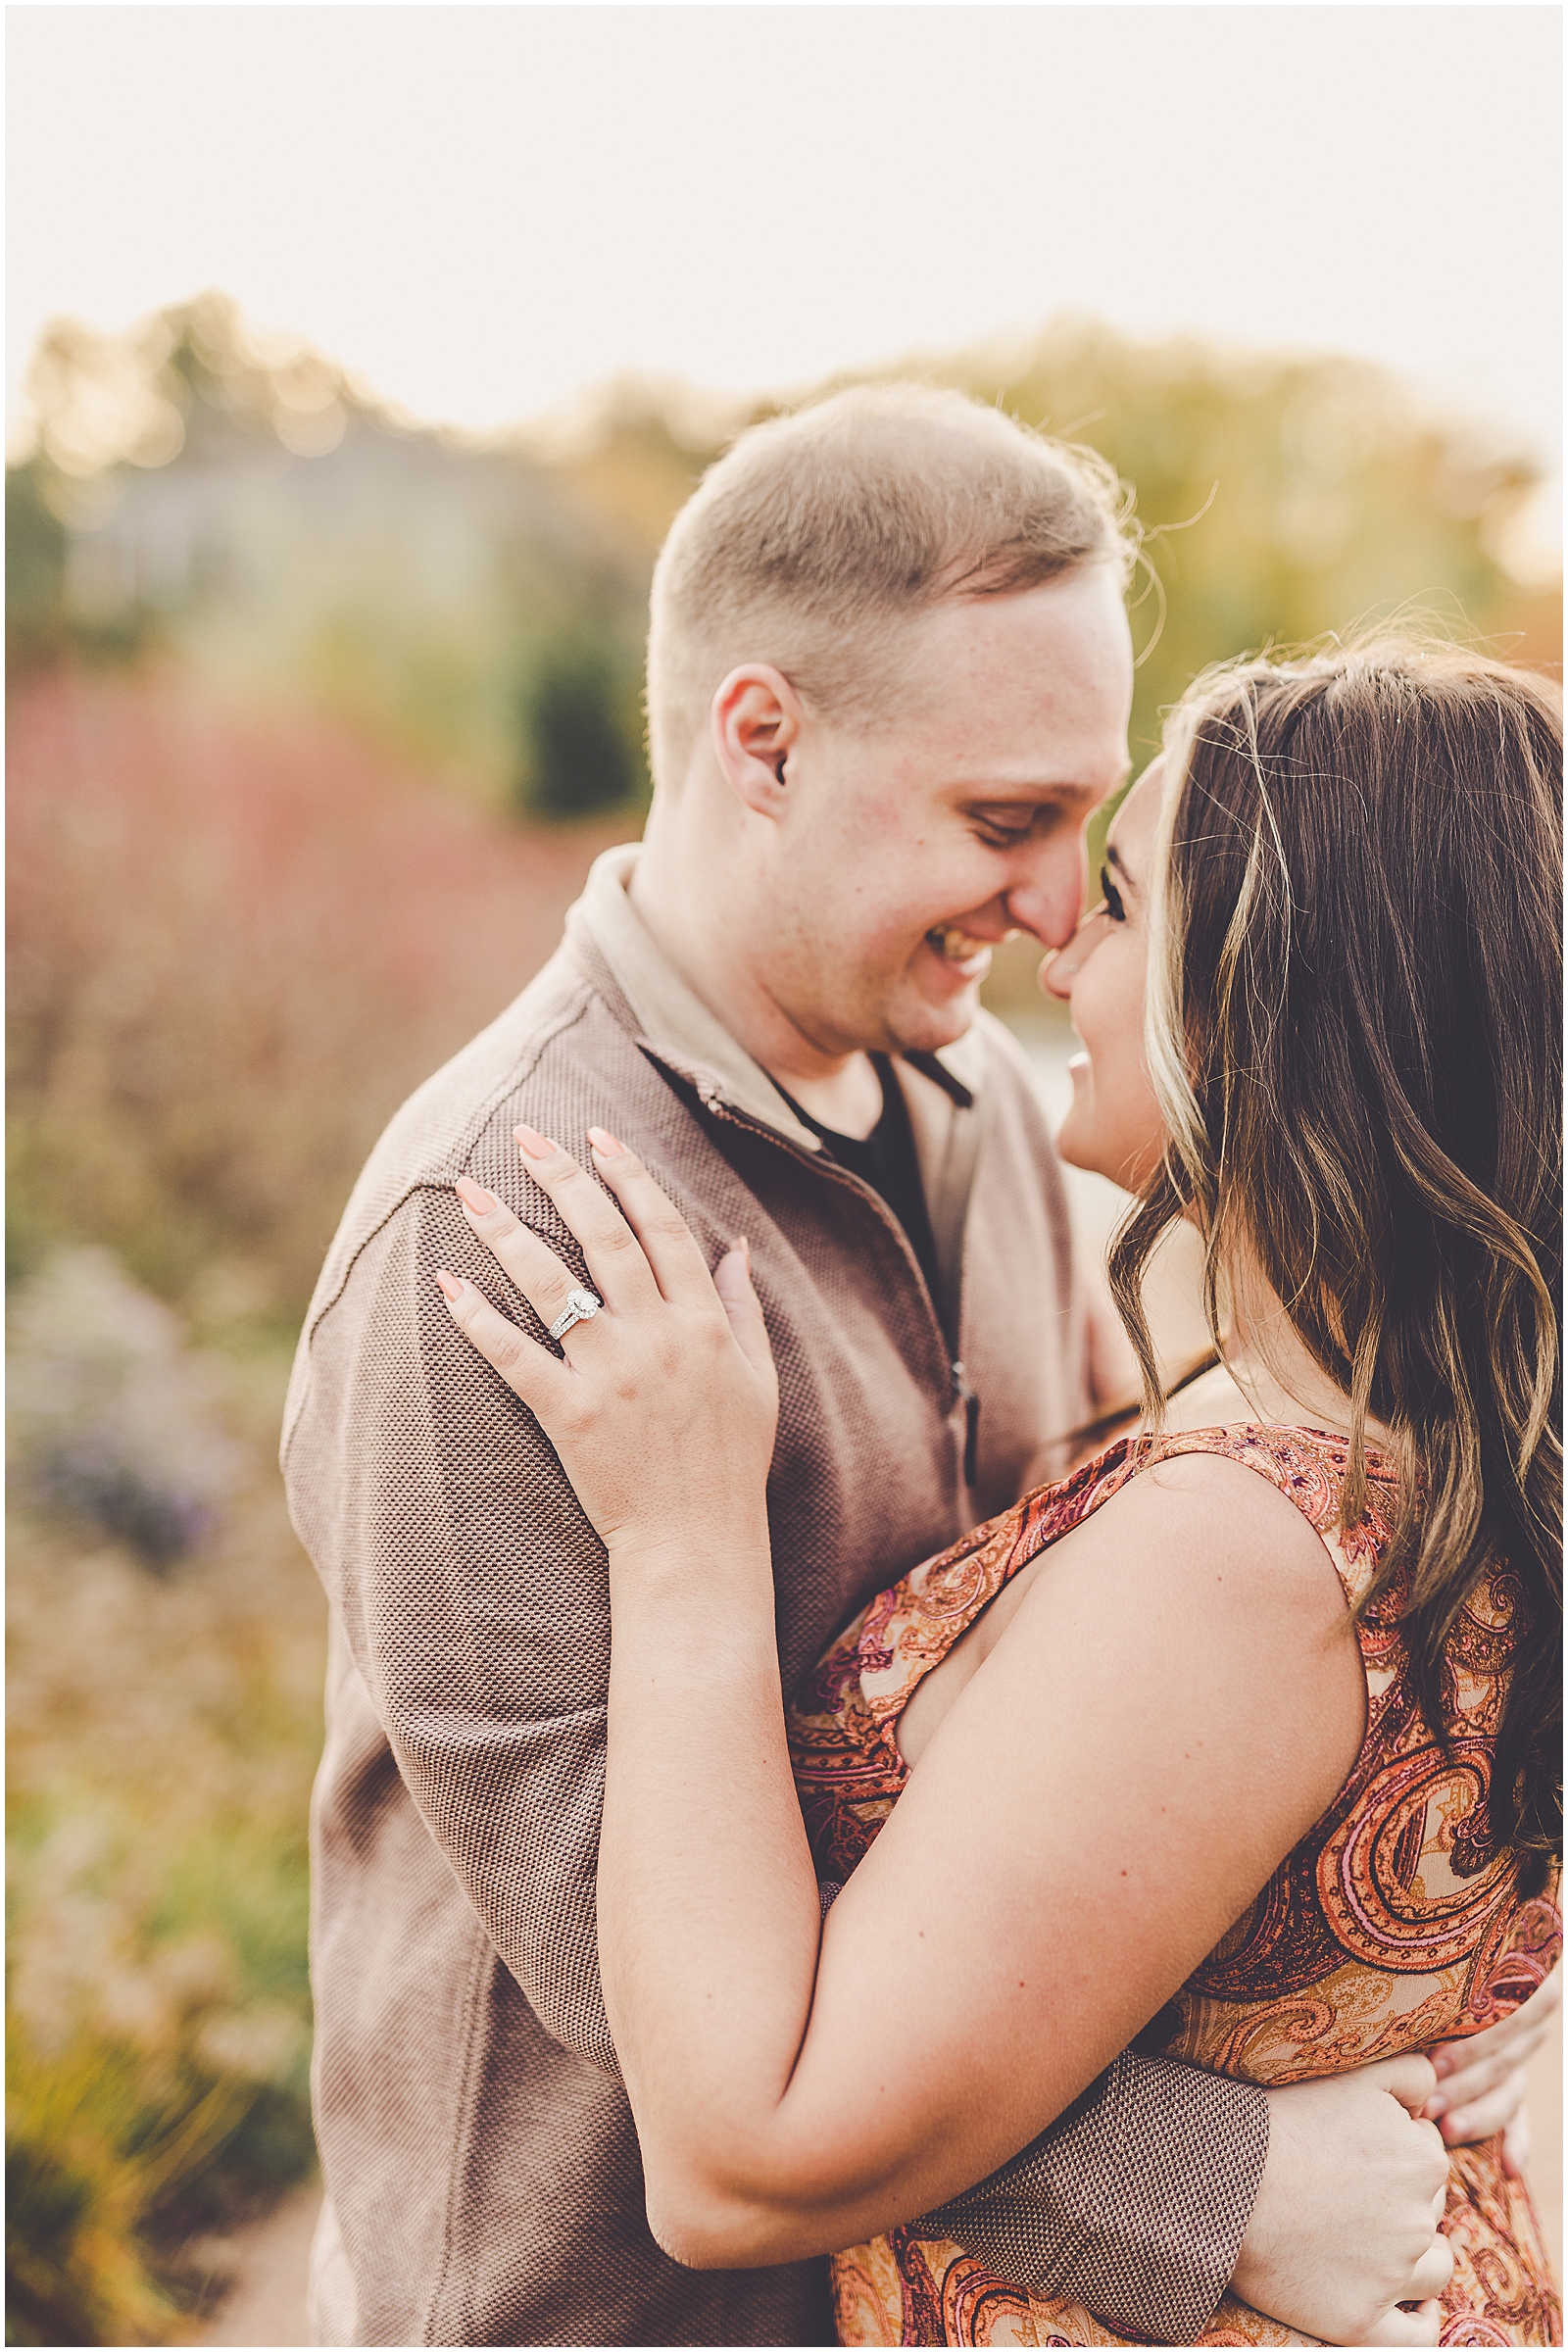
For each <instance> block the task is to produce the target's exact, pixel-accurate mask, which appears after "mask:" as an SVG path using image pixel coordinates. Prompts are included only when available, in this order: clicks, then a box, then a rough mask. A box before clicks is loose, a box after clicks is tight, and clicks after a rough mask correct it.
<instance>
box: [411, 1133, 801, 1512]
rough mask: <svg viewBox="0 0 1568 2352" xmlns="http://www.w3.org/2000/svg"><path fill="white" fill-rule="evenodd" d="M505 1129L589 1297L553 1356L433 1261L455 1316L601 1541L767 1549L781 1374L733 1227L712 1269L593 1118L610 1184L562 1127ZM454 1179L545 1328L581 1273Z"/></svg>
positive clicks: (469, 1212)
mask: <svg viewBox="0 0 1568 2352" xmlns="http://www.w3.org/2000/svg"><path fill="white" fill-rule="evenodd" d="M516 1135H517V1144H518V1149H519V1152H521V1154H522V1164H523V1166H524V1168H525V1169H526V1171H527V1174H528V1176H529V1178H530V1179H531V1180H532V1182H533V1183H535V1184H537V1185H538V1186H539V1188H540V1190H541V1191H542V1192H544V1193H546V1194H547V1195H548V1196H549V1198H550V1201H551V1203H552V1205H553V1206H554V1208H555V1210H556V1213H557V1215H558V1216H560V1218H561V1219H562V1221H563V1222H564V1224H565V1225H566V1226H567V1227H568V1228H569V1230H570V1231H571V1232H572V1233H573V1234H574V1235H575V1236H576V1238H577V1240H578V1241H579V1242H580V1243H581V1245H582V1249H583V1254H584V1256H585V1258H586V1260H587V1264H588V1274H589V1280H590V1282H591V1283H592V1284H593V1286H594V1287H593V1291H592V1292H591V1293H590V1294H589V1296H590V1298H593V1299H597V1301H598V1305H597V1306H596V1308H595V1310H594V1311H593V1312H592V1313H591V1314H589V1315H588V1316H586V1317H584V1318H583V1319H582V1320H580V1321H577V1322H574V1323H572V1324H571V1325H570V1327H569V1328H568V1329H567V1330H566V1331H565V1332H564V1335H563V1337H562V1339H561V1341H560V1346H561V1348H562V1350H563V1353H562V1355H561V1356H557V1355H555V1354H553V1353H552V1352H551V1350H550V1349H549V1348H546V1347H544V1346H542V1345H541V1344H540V1342H539V1341H537V1340H534V1339H530V1338H529V1336H528V1335H527V1333H526V1332H524V1331H521V1330H519V1329H518V1327H517V1325H516V1324H515V1323H514V1322H512V1321H510V1320H509V1319H508V1317H507V1316H505V1315H503V1314H500V1313H498V1312H497V1310H496V1308H495V1307H493V1306H492V1305H491V1304H490V1302H489V1300H488V1299H486V1298H485V1297H484V1295H483V1294H482V1293H481V1292H480V1291H479V1290H478V1289H477V1288H476V1287H475V1285H474V1284H473V1283H471V1282H466V1281H464V1280H462V1279H461V1278H460V1277H458V1276H457V1275H454V1274H450V1273H447V1272H446V1271H444V1270H443V1271H442V1272H441V1273H440V1275H439V1276H438V1280H439V1282H440V1284H441V1289H442V1293H443V1295H444V1297H445V1299H446V1302H447V1306H448V1309H449V1311H450V1313H451V1315H452V1318H453V1320H454V1321H455V1322H456V1323H457V1324H458V1325H459V1326H460V1328H461V1329H462V1330H463V1331H464V1332H465V1333H466V1336H467V1338H468V1339H469V1340H470V1341H471V1342H472V1344H473V1346H474V1347H475V1348H477V1349H478V1351H479V1353H480V1354H481V1355H482V1356H483V1357H484V1358H485V1360H486V1361H487V1362H488V1363H490V1364H492V1365H494V1367H495V1369H496V1371H497V1372H499V1373H500V1375H501V1377H502V1379H503V1380H504V1381H505V1382H506V1383H507V1385H508V1387H509V1388H511V1389H512V1390H514V1391H515V1394H516V1395H517V1396H518V1397H520V1398H521V1399H522V1401H523V1403H524V1404H525V1405H526V1406H527V1407H528V1409H529V1411H530V1412H531V1413H532V1414H533V1415H534V1416H535V1418H536V1419H537V1421H538V1422H539V1425H540V1427H541V1428H542V1429H543V1430H544V1433H545V1435H546V1437H547V1438H548V1439H549V1440H550V1443H551V1444H552V1446H554V1447H555V1448H556V1451H557V1453H558V1454H559V1455H560V1457H561V1461H562V1465H563V1467H564V1470H565V1473H566V1476H567V1477H568V1478H569V1479H570V1481H571V1483H572V1486H573V1487H574V1488H575V1490H576V1493H577V1496H578V1499H579V1501H580V1502H581V1504H582V1507H583V1509H584V1511H585V1512H586V1513H587V1515H588V1517H589V1519H590V1520H591V1521H592V1522H593V1525H594V1527H595V1528H596V1529H597V1531H598V1533H599V1536H600V1538H601V1540H602V1541H603V1543H604V1544H605V1545H606V1547H607V1549H608V1550H610V1551H612V1552H613V1553H615V1554H617V1555H622V1556H623V1555H626V1554H629V1553H649V1554H654V1553H667V1552H669V1551H670V1550H671V1549H672V1547H673V1548H680V1549H687V1548H689V1547H691V1546H692V1545H693V1544H697V1545H699V1546H701V1547H703V1548H712V1547H715V1546H716V1547H719V1548H723V1549H726V1550H728V1549H732V1548H734V1547H736V1546H737V1545H739V1546H740V1547H742V1548H745V1549H755V1548H757V1547H758V1545H759V1544H760V1546H761V1547H762V1548H763V1549H764V1550H765V1548H766V1544H767V1517H766V1485H767V1472H768V1465H769V1462H770V1460H771V1458H772V1451H773V1438H774V1432H775V1429H776V1426H777V1421H778V1382H777V1378H776V1376H775V1373H774V1369H773V1358H772V1352H771V1350H770V1348H769V1347H768V1342H767V1333H766V1330H765V1328H764V1326H763V1322H762V1311H761V1308H760V1305H759V1303H758V1299H757V1294H756V1292H755V1291H754V1289H753V1288H752V1279H751V1268H750V1252H749V1250H748V1249H747V1246H746V1244H745V1243H744V1242H741V1243H737V1244H736V1246H735V1247H734V1248H732V1249H731V1250H728V1251H727V1252H726V1253H725V1255H724V1256H723V1257H722V1258H721V1259H720V1260H719V1263H718V1265H717V1266H716V1267H715V1268H714V1269H713V1271H712V1272H711V1273H710V1271H709V1268H708V1264H707V1262H706V1260H705V1258H704V1256H703V1253H702V1250H700V1249H699V1247H698V1245H697V1242H696V1240H695V1239H694V1237H693V1235H692V1232H691V1229H690V1227H689V1226H688V1225H687V1224H686V1222H685V1219H684V1218H683V1217H682V1216H681V1214H680V1212H679V1210H678V1209H677V1208H676V1207H675V1206H674V1204H673V1202H672V1201H670V1200H669V1198H668V1196H667V1195H666V1194H665V1193H664V1192H663V1191H662V1188H661V1187H660V1186H659V1185H658V1184H657V1183H656V1182H655V1180H654V1178H653V1177H652V1176H651V1175H650V1174H649V1172H648V1170H647V1169H646V1168H645V1167H644V1165H643V1163H642V1161H641V1160H640V1159H638V1158H637V1157H636V1155H635V1154H634V1153H633V1152H628V1151H627V1150H626V1149H625V1148H624V1146H622V1145H621V1144H618V1143H617V1142H616V1140H615V1138H614V1137H613V1136H612V1135H609V1134H607V1133H606V1131H605V1130H604V1129H603V1128H590V1130H589V1141H590V1144H591V1146H592V1149H593V1156H594V1165H595V1168H596V1169H597V1171H598V1173H599V1175H600V1176H601V1177H602V1178H603V1179H604V1184H605V1185H606V1186H608V1187H609V1190H610V1192H611V1193H612V1194H613V1196H614V1198H613V1200H612V1199H609V1198H607V1195H606V1192H605V1191H604V1190H603V1189H602V1187H601V1186H600V1185H599V1184H596V1183H595V1182H594V1179H593V1177H592V1176H590V1175H589V1174H588V1173H587V1171H586V1170H585V1169H584V1168H582V1167H581V1166H579V1164H578V1162H577V1161H576V1160H575V1159H573V1158H572V1156H571V1154H570V1153H569V1152H564V1151H563V1150H562V1148H561V1146H560V1145H559V1144H554V1143H552V1142H551V1141H550V1140H549V1138H548V1137H545V1136H542V1135H539V1134H537V1133H536V1132H535V1130H534V1129H532V1128H529V1127H519V1128H518V1129H517V1130H516ZM457 1192H458V1199H459V1201H460V1203H461V1205H462V1208H463V1212H464V1215H465V1216H466V1218H467V1220H468V1223H469V1225H470V1226H471V1227H472V1229H473V1232H474V1233H475V1235H476V1236H477V1238H478V1239H479V1240H480V1241H481V1242H482V1243H483V1244H484V1246H485V1248H486V1249H487V1250H489V1251H490V1253H491V1255H492V1256H493V1257H494V1258H495V1260H496V1263H497V1264H498V1265H499V1266H500V1267H501V1269H502V1271H503V1273H505V1274H506V1276H507V1277H508V1279H509V1281H511V1282H512V1283H513V1284H514V1285H515V1288H516V1289H517V1290H518V1291H519V1292H520V1293H521V1295H522V1297H523V1298H524V1299H526V1300H527V1302H528V1304H529V1305H530V1306H531V1307H532V1308H533V1310H534V1312H535V1313H536V1314H537V1315H538V1317H539V1319H540V1321H541V1322H542V1323H543V1324H544V1325H545V1326H546V1328H547V1329H548V1328H549V1327H550V1325H552V1324H553V1323H555V1322H556V1321H557V1320H558V1319H559V1318H560V1316H561V1315H562V1313H563V1312H564V1310H565V1308H566V1307H567V1305H568V1301H569V1300H570V1299H572V1297H573V1295H577V1296H579V1297H580V1295H581V1292H582V1285H580V1284H579V1282H578V1281H577V1278H576V1276H575V1275H574V1274H573V1273H572V1272H571V1270H570V1268H569V1267H567V1266H565V1265H564V1264H563V1263H562V1261H561V1259H560V1258H559V1257H558V1256H557V1255H556V1253H555V1251H554V1250H552V1249H551V1248H550V1247H549V1246H548V1244H547V1243H545V1242H544V1241H542V1240H541V1239H540V1237H539V1235H538V1234H536V1233H534V1232H533V1231H532V1230H531V1229H530V1228H529V1227H528V1226H526V1225H525V1224H523V1223H522V1221H521V1220H520V1218H518V1217H516V1216H515V1215H514V1214H513V1212H512V1210H511V1209H510V1208H508V1207H507V1206H506V1204H505V1202H504V1201H498V1200H497V1199H496V1197H495V1195H494V1194H493V1193H489V1192H487V1191H486V1190H485V1188H484V1187H483V1186H482V1185H478V1184H475V1183H474V1182H473V1181H472V1179H471V1178H469V1177H466V1176H465V1177H460V1178H459V1180H458V1186H457ZM617 1203H618V1205H617Z"/></svg>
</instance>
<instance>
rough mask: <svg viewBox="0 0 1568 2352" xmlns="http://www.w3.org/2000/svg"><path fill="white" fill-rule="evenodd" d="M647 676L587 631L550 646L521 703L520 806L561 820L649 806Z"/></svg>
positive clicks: (543, 651)
mask: <svg viewBox="0 0 1568 2352" xmlns="http://www.w3.org/2000/svg"><path fill="white" fill-rule="evenodd" d="M641 683H642V681H641V674H640V672H639V671H638V670H635V669H628V666H627V664H626V662H625V661H624V659H617V658H616V655H615V653H614V651H613V647H612V646H611V644H610V643H608V642H607V633H604V632H600V631H596V630H592V629H590V628H588V627H586V626H579V627H577V628H576V629H574V630H572V631H570V632H567V633H564V634H562V635H560V636H557V637H553V638H551V639H549V640H548V641H547V642H546V643H545V645H544V646H543V647H541V648H540V649H539V651H538V653H537V654H536V655H535V658H534V662H533V666H532V669H531V671H530V674H529V676H528V679H527V681H526V684H525V685H524V687H523V689H522V692H521V694H520V695H519V697H518V706H519V717H520V722H521V724H520V735H521V755H522V757H521V765H520V768H519V771H518V776H517V784H516V796H515V797H516V801H517V805H518V807H519V808H520V809H522V810H523V811H524V812H525V813H526V814H529V815H534V816H542V817H545V818H549V819H554V820H557V821H559V820H560V819H562V818H575V817H583V816H597V815H600V814H601V813H603V812H604V811H606V810H608V809H639V810H640V809H642V808H644V807H645V806H646V804H647V800H648V792H649V784H648V768H647V763H646V760H645V759H644V757H643V750H642V726H641V694H640V688H641Z"/></svg>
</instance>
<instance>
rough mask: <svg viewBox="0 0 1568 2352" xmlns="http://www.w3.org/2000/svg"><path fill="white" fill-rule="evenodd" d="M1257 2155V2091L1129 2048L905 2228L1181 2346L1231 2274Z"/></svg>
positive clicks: (1260, 2117) (1260, 2131) (1263, 2124)
mask: <svg viewBox="0 0 1568 2352" xmlns="http://www.w3.org/2000/svg"><path fill="white" fill-rule="evenodd" d="M1267 2154H1268V2104H1267V2101H1266V2099H1265V2097H1264V2095H1263V2093H1262V2091H1261V2090H1259V2089H1258V2088H1257V2087H1256V2085H1255V2084H1253V2083H1250V2082H1231V2081H1230V2080H1229V2079H1228V2078H1226V2077H1225V2076H1222V2075H1211V2074H1205V2073H1203V2072H1202V2071H1201V2069H1200V2068H1197V2067H1192V2066H1181V2065H1178V2064H1177V2063H1176V2061H1175V2060H1174V2059H1170V2058H1146V2057H1142V2056H1140V2055H1139V2054H1138V2053H1137V2052H1135V2051H1132V2050H1126V2051H1123V2053H1122V2055H1121V2057H1119V2058H1118V2059H1117V2060H1116V2062H1115V2064H1114V2065H1113V2066H1111V2067H1109V2068H1107V2070H1106V2071H1105V2073H1104V2074H1103V2075H1102V2076H1101V2078H1100V2080H1099V2081H1098V2082H1095V2083H1093V2084H1092V2085H1091V2086H1090V2088H1089V2089H1088V2090H1087V2091H1086V2092H1085V2093H1084V2095H1083V2097H1082V2098H1081V2099H1078V2100H1077V2101H1075V2102H1074V2104H1073V2106H1072V2107H1070V2108H1069V2109H1068V2110H1067V2112H1066V2114H1065V2115H1063V2116H1061V2117H1058V2119H1057V2121H1056V2122H1055V2123H1054V2125H1053V2126H1052V2128H1051V2130H1050V2131H1046V2132H1043V2133H1042V2135H1041V2136H1040V2138H1039V2139H1037V2140H1035V2141H1034V2142H1033V2143H1032V2145H1031V2146H1029V2147H1027V2148H1025V2149H1024V2151H1023V2153H1022V2155H1021V2156H1015V2157H1014V2158H1013V2160H1012V2162H1011V2163H1010V2164H1007V2165H1005V2166H1004V2167H1003V2168H1002V2170H1001V2171H1000V2172H998V2173H993V2174H992V2176H991V2178H990V2180H983V2181H981V2183H980V2185H979V2186H978V2187H977V2188H971V2189H969V2190H967V2191H966V2192H965V2193H964V2195H962V2196H961V2197H956V2198H954V2200H953V2201H952V2202H951V2203H950V2204H947V2205H944V2206H943V2207H942V2208H941V2210H940V2211H939V2212H937V2213H934V2214H928V2215H927V2216H926V2217H925V2218H924V2219H923V2220H921V2221H918V2222H916V2223H915V2224H914V2225H913V2228H914V2230H915V2233H916V2235H918V2236H922V2237H944V2238H950V2239H951V2240H952V2241H953V2242H954V2243H955V2244H956V2245H960V2246H962V2247H964V2249H965V2250H966V2251H967V2252H968V2253H971V2254H973V2255H975V2256H976V2257H977V2258H978V2259H979V2260H980V2261H981V2262H983V2263H985V2264H986V2266H987V2268H988V2269H990V2270H993V2271H995V2272H996V2273H997V2275H998V2276H999V2277H1000V2278H1005V2279H1006V2280H1007V2281H1008V2282H1009V2284H1012V2285H1016V2286H1027V2287H1030V2288H1032V2289H1033V2290H1034V2291H1035V2292H1036V2293H1037V2294H1041V2295H1050V2296H1060V2297H1070V2298H1072V2299H1073V2300H1074V2301H1076V2302H1079V2303H1082V2304H1084V2305H1085V2306H1086V2307H1087V2309H1089V2310H1090V2311H1093V2312H1097V2313H1099V2314H1100V2315H1102V2317H1103V2318H1105V2319H1108V2320H1110V2321H1111V2322H1113V2323H1114V2324H1115V2325H1117V2326H1119V2327H1123V2328H1125V2329H1126V2330H1127V2332H1128V2333H1129V2334H1135V2335H1139V2336H1143V2337H1146V2338H1147V2339H1148V2340H1149V2341H1150V2342H1151V2343H1155V2344H1192V2343H1196V2342H1197V2340H1198V2337H1199V2335H1200V2334H1201V2330H1202V2327H1203V2325H1204V2323H1205V2321H1206V2320H1207V2319H1208V2318H1209V2316H1210V2314H1211V2313H1212V2312H1213V2310H1214V2307H1215V2305H1216V2304H1217V2303H1218V2302H1219V2300H1220V2298H1221V2296H1222V2295H1223V2294H1224V2292H1225V2288H1226V2285H1227V2282H1228V2281H1229V2278H1230V2276H1231V2273H1232V2271H1233V2270H1234V2269H1235V2267H1236V2258H1237V2255H1238V2254H1239V2252H1240V2251H1241V2244H1242V2239H1243V2237H1244V2236H1245V2235H1246V2232H1247V2225H1248V2222H1249V2221H1250V2218H1251V2212H1252V2205H1253V2202H1254V2200H1255V2198H1256V2196H1257V2187H1258V2182H1259V2180H1261V2178H1262V2173H1263V2163H1264V2159H1265V2158H1266V2156H1267Z"/></svg>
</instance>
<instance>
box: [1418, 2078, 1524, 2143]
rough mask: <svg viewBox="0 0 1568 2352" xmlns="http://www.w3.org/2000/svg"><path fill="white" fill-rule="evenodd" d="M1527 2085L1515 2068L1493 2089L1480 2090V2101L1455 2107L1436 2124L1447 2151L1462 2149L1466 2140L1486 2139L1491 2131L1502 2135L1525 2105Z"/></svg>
mask: <svg viewBox="0 0 1568 2352" xmlns="http://www.w3.org/2000/svg"><path fill="white" fill-rule="evenodd" d="M1528 2087H1529V2085H1528V2084H1527V2082H1526V2081H1525V2072H1524V2069H1523V2067H1515V2068H1514V2069H1513V2070H1512V2072H1511V2073H1509V2074H1506V2075H1504V2077H1503V2079H1502V2081H1501V2082H1499V2083H1498V2084H1497V2086H1496V2088H1495V2090H1489V2091H1484V2092H1483V2093H1482V2095H1481V2097H1480V2098H1478V2099H1470V2100H1468V2101H1467V2102H1466V2104H1465V2105H1464V2106H1462V2107H1455V2108H1454V2109H1453V2111H1452V2113H1451V2114H1448V2115H1446V2116H1445V2117H1444V2118H1443V2120H1442V2122H1441V2123H1440V2124H1439V2125H1438V2130H1439V2131H1441V2132H1442V2133H1443V2136H1444V2138H1445V2139H1446V2142H1447V2144H1448V2146H1449V2147H1450V2148H1456V2147H1462V2146H1464V2145H1465V2143H1466V2142H1467V2141H1470V2140H1475V2139H1490V2138H1491V2137H1492V2135H1493V2133H1494V2132H1495V2131H1506V2130H1507V2128H1508V2126H1509V2125H1510V2124H1511V2123H1512V2122H1513V2119H1514V2117H1515V2116H1516V2115H1517V2114H1518V2113H1519V2110H1520V2109H1521V2107H1523V2105H1524V2103H1525V2092H1526V2090H1527V2089H1528Z"/></svg>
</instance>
